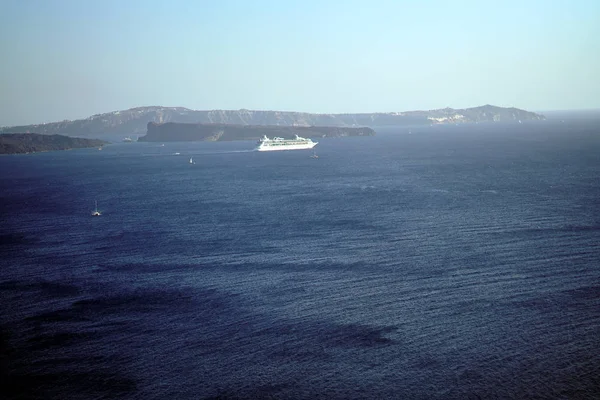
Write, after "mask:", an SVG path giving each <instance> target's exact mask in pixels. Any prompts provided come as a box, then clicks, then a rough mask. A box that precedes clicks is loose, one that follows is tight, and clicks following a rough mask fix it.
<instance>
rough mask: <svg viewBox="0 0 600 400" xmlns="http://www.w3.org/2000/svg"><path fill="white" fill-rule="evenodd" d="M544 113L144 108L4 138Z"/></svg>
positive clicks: (488, 108) (506, 118) (409, 122)
mask: <svg viewBox="0 0 600 400" xmlns="http://www.w3.org/2000/svg"><path fill="white" fill-rule="evenodd" d="M544 119H545V117H544V116H543V115H540V114H536V113H533V112H529V111H525V110H521V109H518V108H503V107H496V106H492V105H485V106H481V107H474V108H464V109H453V108H443V109H439V110H429V111H406V112H388V113H359V114H310V113H302V112H291V111H252V110H212V111H197V110H190V109H188V108H183V107H160V106H152V107H138V108H132V109H129V110H124V111H114V112H110V113H105V114H97V115H92V116H91V117H89V118H86V119H79V120H75V121H61V122H53V123H48V124H37V125H26V126H13V127H3V128H0V133H15V132H35V133H43V134H47V135H49V134H60V135H66V136H76V137H93V138H102V137H103V136H115V135H122V136H123V137H125V136H131V135H145V134H146V132H147V125H148V123H149V122H154V123H156V124H165V123H171V122H173V123H189V124H225V125H255V126H265V125H269V126H271V125H272V126H293V127H312V126H319V127H341V128H352V127H371V128H372V127H379V126H417V125H432V124H462V123H472V122H493V123H501V122H510V121H515V122H516V121H519V120H521V121H527V120H544Z"/></svg>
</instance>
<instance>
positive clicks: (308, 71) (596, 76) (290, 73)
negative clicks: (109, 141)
mask: <svg viewBox="0 0 600 400" xmlns="http://www.w3.org/2000/svg"><path fill="white" fill-rule="evenodd" d="M0 57H1V58H0V126H7V125H19V124H33V123H44V122H54V121H61V120H65V119H79V118H86V117H88V116H90V115H93V114H98V113H104V112H111V111H116V110H123V109H128V108H132V107H140V106H150V105H161V106H170V107H175V106H179V107H187V108H191V109H197V110H212V109H242V108H244V109H254V110H281V111H303V112H315V113H342V112H348V113H354V112H394V111H408V110H422V109H436V108H444V107H453V108H463V107H473V106H479V105H483V104H493V105H498V106H504V107H518V108H523V109H526V110H530V111H543V110H567V109H589V108H600V1H598V0H572V1H563V0H545V1H533V0H529V1H528V0H520V1H513V0H505V1H480V0H479V1H460V0H454V1H441V0H438V1H435V0H421V1H401V0H395V1H378V0H371V1H358V0H345V1H344V0H339V1H333V0H322V1H312V0H299V1H296V0H272V1H268V0H238V1H234V0H219V1H214V0H211V1H203V0H170V1H159V0H127V1H122V0H103V1H91V0H90V1H81V0H0Z"/></svg>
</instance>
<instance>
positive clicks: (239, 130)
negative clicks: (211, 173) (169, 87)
mask: <svg viewBox="0 0 600 400" xmlns="http://www.w3.org/2000/svg"><path fill="white" fill-rule="evenodd" d="M263 135H267V136H269V137H271V138H272V137H274V136H278V137H282V138H293V137H294V136H295V135H298V136H301V137H305V138H313V137H346V136H373V135H375V131H374V130H373V129H371V128H349V127H335V126H310V127H309V126H273V125H229V124H186V123H177V122H167V123H164V124H158V123H155V122H149V123H148V133H147V134H146V135H145V136H142V137H140V138H139V139H138V140H139V141H140V142H180V141H231V140H258V139H259V138H261V137H262V136H263Z"/></svg>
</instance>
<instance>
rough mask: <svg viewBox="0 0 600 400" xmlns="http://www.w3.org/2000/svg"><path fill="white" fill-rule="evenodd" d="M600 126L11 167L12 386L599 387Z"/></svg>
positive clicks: (475, 390) (450, 390)
mask: <svg viewBox="0 0 600 400" xmlns="http://www.w3.org/2000/svg"><path fill="white" fill-rule="evenodd" d="M599 127H600V124H598V121H595V122H589V121H583V122H581V121H565V122H564V123H560V121H550V122H539V123H527V124H525V123H524V124H520V125H519V124H517V125H471V126H461V127H455V126H450V127H427V128H413V129H412V134H408V133H407V131H406V130H394V129H383V130H379V135H378V136H376V137H370V138H347V139H323V140H321V143H320V144H319V145H318V146H317V150H318V155H319V158H318V159H313V158H310V157H309V156H310V154H311V153H310V152H305V151H295V152H274V153H256V152H251V151H247V150H249V149H251V148H252V147H253V143H252V142H233V143H166V144H165V146H164V147H160V146H159V145H158V144H153V143H133V144H125V143H118V144H114V145H111V146H108V147H106V148H105V149H104V150H102V151H98V150H97V149H89V150H77V151H66V152H51V153H40V154H32V155H19V156H4V157H0V171H1V176H2V179H1V183H0V212H1V214H0V215H1V220H2V224H1V227H0V235H1V236H0V239H1V243H2V244H1V245H0V256H1V268H0V296H1V307H2V313H1V316H0V324H1V326H2V336H1V343H2V349H1V350H2V358H1V363H2V365H1V367H2V379H3V384H2V390H3V393H1V394H0V395H1V396H4V397H5V398H6V397H9V398H11V397H14V398H25V399H29V398H44V399H92V398H93V399H101V398H126V399H200V398H223V399H228V398H232V399H233V398H277V399H280V398H282V399H288V398H298V399H316V398H323V399H358V398H361V399H364V398H374V399H382V398H398V399H467V398H473V399H475V398H497V399H510V398H546V399H547V398H556V399H576V398H581V399H584V398H589V399H591V398H598V397H599V396H600V128H599ZM174 153H180V154H179V155H175V154H174ZM190 156H193V157H194V160H195V162H196V164H194V165H190V164H189V162H188V160H189V158H190ZM94 200H97V201H98V206H99V209H100V211H101V212H102V216H101V217H92V216H90V213H91V211H92V210H93V207H94ZM1 396H0V397H1Z"/></svg>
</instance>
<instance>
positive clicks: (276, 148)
mask: <svg viewBox="0 0 600 400" xmlns="http://www.w3.org/2000/svg"><path fill="white" fill-rule="evenodd" d="M317 143H318V142H313V143H306V144H290V145H277V146H262V145H261V146H258V147H257V148H256V150H257V151H279V150H308V149H312V148H313V147H315V146H316V145H317Z"/></svg>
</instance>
